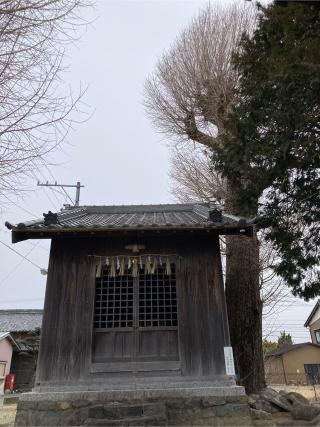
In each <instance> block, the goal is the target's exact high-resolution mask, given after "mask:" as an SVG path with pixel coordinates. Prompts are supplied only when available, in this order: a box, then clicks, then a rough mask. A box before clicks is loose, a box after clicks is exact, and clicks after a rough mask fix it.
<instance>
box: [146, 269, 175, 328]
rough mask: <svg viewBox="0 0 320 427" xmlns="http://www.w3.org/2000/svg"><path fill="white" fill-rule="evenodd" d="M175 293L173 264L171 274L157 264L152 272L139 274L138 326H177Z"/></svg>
mask: <svg viewBox="0 0 320 427" xmlns="http://www.w3.org/2000/svg"><path fill="white" fill-rule="evenodd" d="M177 324H178V320H177V293H176V274H175V265H174V264H171V274H170V275H166V274H165V267H164V266H158V267H157V269H156V270H155V272H154V274H144V271H142V270H141V271H140V274H139V326H140V327H166V326H167V327H168V326H177Z"/></svg>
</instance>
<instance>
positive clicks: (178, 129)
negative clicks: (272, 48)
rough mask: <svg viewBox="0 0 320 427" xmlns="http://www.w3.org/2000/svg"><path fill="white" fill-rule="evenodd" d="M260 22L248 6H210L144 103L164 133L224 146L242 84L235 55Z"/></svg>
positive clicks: (162, 67) (167, 60)
mask: <svg viewBox="0 0 320 427" xmlns="http://www.w3.org/2000/svg"><path fill="white" fill-rule="evenodd" d="M254 23H255V12H254V8H253V7H252V6H251V5H246V4H245V2H242V3H234V4H233V5H230V6H225V7H222V6H219V5H217V4H214V5H212V4H210V3H209V4H208V6H207V7H206V8H205V9H203V10H202V11H200V13H199V15H198V16H197V17H196V18H194V19H193V20H192V21H191V23H190V25H189V26H188V28H187V29H186V30H185V31H183V32H182V33H181V34H180V36H179V37H178V38H177V39H176V41H175V43H174V45H173V47H172V48H171V49H170V50H169V51H168V52H167V53H166V54H164V55H163V56H162V58H161V59H160V60H159V62H158V64H157V67H156V70H155V72H154V73H153V74H152V75H151V76H150V77H149V79H148V80H147V82H146V84H145V100H144V105H145V108H146V111H147V114H148V115H149V117H150V118H151V121H152V122H153V124H154V125H155V127H156V128H157V129H158V130H159V131H160V132H162V133H164V134H165V135H167V136H168V137H169V138H172V139H174V140H175V141H179V142H180V141H185V140H187V139H189V140H190V139H191V140H192V141H195V142H198V143H200V144H202V145H205V146H206V147H214V146H216V145H217V144H219V136H220V135H221V134H222V133H223V122H224V119H225V117H226V115H227V114H228V111H229V109H230V106H231V105H232V103H233V102H234V96H235V94H234V90H235V88H236V86H237V83H238V75H237V74H236V72H235V70H234V69H233V67H232V65H231V56H232V52H233V51H234V50H236V48H237V46H238V43H239V41H240V37H241V35H242V33H243V32H250V31H252V29H253V27H254Z"/></svg>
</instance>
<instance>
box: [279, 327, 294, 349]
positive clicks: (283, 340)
mask: <svg viewBox="0 0 320 427" xmlns="http://www.w3.org/2000/svg"><path fill="white" fill-rule="evenodd" d="M292 344H293V339H292V336H291V335H290V334H286V331H282V332H280V335H279V337H278V345H277V347H281V346H282V345H292Z"/></svg>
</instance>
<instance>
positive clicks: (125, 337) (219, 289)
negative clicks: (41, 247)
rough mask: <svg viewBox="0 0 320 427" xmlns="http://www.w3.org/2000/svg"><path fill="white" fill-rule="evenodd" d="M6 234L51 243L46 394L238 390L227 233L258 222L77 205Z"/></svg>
mask: <svg viewBox="0 0 320 427" xmlns="http://www.w3.org/2000/svg"><path fill="white" fill-rule="evenodd" d="M6 225H7V227H8V228H9V229H11V230H12V240H13V242H19V241H22V240H26V239H51V240H52V243H51V251H50V262H49V269H48V279H47V288H46V296H45V306H44V314H43V323H42V331H41V343H40V353H39V359H38V367H37V380H36V389H37V390H39V391H41V390H43V391H45V390H48V391H50V390H68V389H77V390H81V389H84V390H95V389H98V390H99V389H100V390H101V389H103V390H105V389H108V388H109V389H113V388H115V387H118V388H119V384H122V385H124V384H126V385H127V387H130V385H131V386H132V384H134V383H135V382H136V381H144V383H148V382H149V383H152V382H153V383H155V382H156V383H157V384H160V383H167V384H168V383H170V384H171V386H174V384H175V383H176V384H180V385H179V387H181V381H184V384H187V383H188V382H189V384H191V383H193V384H194V383H195V382H196V383H197V384H198V385H199V384H200V383H201V382H205V381H207V382H208V383H209V384H210V385H217V386H220V387H221V386H225V387H228V386H234V385H235V381H234V376H233V375H232V368H230V364H231V365H232V360H231V361H230V352H229V351H228V348H229V346H230V341H229V331H228V319H227V310H226V303H225V295H224V286H223V277H222V269H221V257H220V247H219V235H226V234H244V235H251V233H252V224H250V223H249V222H247V221H246V220H244V219H240V218H237V217H235V216H232V215H226V214H223V213H222V212H221V211H220V210H219V209H217V208H216V207H215V206H212V205H210V204H206V203H190V204H169V205H137V206H81V207H71V208H67V209H65V210H63V211H61V212H59V213H51V212H49V213H48V214H44V219H42V220H38V221H30V222H24V223H20V224H17V225H12V224H10V223H6ZM228 367H229V368H228ZM230 369H231V370H230ZM177 387H178V385H177Z"/></svg>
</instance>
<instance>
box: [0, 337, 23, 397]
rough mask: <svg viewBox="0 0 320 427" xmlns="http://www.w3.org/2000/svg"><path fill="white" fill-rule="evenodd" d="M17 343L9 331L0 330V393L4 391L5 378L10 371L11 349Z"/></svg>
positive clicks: (16, 346) (16, 345) (17, 347)
mask: <svg viewBox="0 0 320 427" xmlns="http://www.w3.org/2000/svg"><path fill="white" fill-rule="evenodd" d="M15 348H16V349H18V350H19V345H18V344H17V343H16V341H15V340H14V339H13V338H12V336H11V335H10V333H9V332H0V395H1V394H2V393H3V392H4V384H5V378H6V376H7V375H8V374H9V373H10V367H11V359H12V352H13V349H15Z"/></svg>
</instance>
